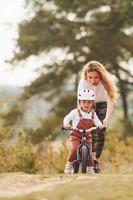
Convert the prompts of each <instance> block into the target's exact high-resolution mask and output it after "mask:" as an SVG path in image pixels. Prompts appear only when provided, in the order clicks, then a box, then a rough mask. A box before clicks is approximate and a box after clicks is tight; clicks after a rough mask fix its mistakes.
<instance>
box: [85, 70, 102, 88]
mask: <svg viewBox="0 0 133 200" xmlns="http://www.w3.org/2000/svg"><path fill="white" fill-rule="evenodd" d="M87 80H88V81H89V83H90V84H91V85H93V86H97V85H98V83H99V81H100V74H99V73H98V72H97V71H92V72H88V73H87Z"/></svg>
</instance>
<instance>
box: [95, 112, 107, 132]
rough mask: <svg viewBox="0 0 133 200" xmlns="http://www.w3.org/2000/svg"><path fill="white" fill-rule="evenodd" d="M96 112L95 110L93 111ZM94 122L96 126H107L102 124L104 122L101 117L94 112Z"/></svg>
mask: <svg viewBox="0 0 133 200" xmlns="http://www.w3.org/2000/svg"><path fill="white" fill-rule="evenodd" d="M93 112H94V111H93ZM93 122H94V125H95V126H96V127H99V128H101V129H102V128H104V127H105V126H104V125H103V124H102V122H101V121H100V119H99V118H98V116H97V114H96V113H95V112H94V119H93Z"/></svg>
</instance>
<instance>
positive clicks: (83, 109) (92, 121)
mask: <svg viewBox="0 0 133 200" xmlns="http://www.w3.org/2000/svg"><path fill="white" fill-rule="evenodd" d="M94 98H95V95H94V92H92V91H91V90H89V89H83V90H80V91H79V92H78V101H79V108H78V109H74V110H72V111H71V112H70V113H69V114H68V115H66V117H65V118H64V121H63V126H64V127H65V128H70V127H71V124H72V127H73V128H76V127H77V128H81V129H83V128H86V129H89V128H91V127H92V126H98V127H100V128H102V127H103V124H102V123H101V121H100V120H99V119H98V117H97V115H96V113H95V112H94V111H93V106H94ZM70 122H71V124H70ZM70 140H71V149H70V150H69V153H68V157H67V163H66V166H65V170H64V172H65V173H66V174H70V173H71V169H72V162H73V160H74V159H75V157H76V152H77V147H78V146H79V144H80V143H81V134H80V133H79V132H78V131H76V130H74V131H72V133H71V135H70ZM87 143H88V144H92V138H91V135H90V134H88V136H87ZM88 172H90V173H93V172H94V171H93V161H92V158H91V159H90V160H89V162H88Z"/></svg>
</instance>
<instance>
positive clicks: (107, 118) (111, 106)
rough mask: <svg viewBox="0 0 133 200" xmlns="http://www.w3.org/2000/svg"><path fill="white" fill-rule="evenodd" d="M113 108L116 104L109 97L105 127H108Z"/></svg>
mask: <svg viewBox="0 0 133 200" xmlns="http://www.w3.org/2000/svg"><path fill="white" fill-rule="evenodd" d="M113 107H114V103H113V102H112V101H111V100H110V98H109V97H108V98H107V112H106V116H105V118H104V120H103V124H104V126H105V127H107V124H108V120H109V118H110V115H111V113H112V111H113Z"/></svg>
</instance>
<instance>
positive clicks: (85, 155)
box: [62, 127, 98, 174]
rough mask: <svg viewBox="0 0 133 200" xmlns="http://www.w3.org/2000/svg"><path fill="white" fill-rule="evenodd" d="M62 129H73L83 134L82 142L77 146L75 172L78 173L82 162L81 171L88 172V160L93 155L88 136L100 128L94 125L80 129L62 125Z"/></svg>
mask: <svg viewBox="0 0 133 200" xmlns="http://www.w3.org/2000/svg"><path fill="white" fill-rule="evenodd" d="M62 130H66V131H72V130H76V131H78V132H79V133H81V134H82V139H81V144H80V145H79V146H78V148H77V156H76V160H74V161H73V173H74V174H75V173H78V171H79V166H80V163H81V164H82V165H81V172H82V173H86V172H87V166H88V160H89V159H90V157H91V151H92V147H91V146H90V145H89V144H87V142H86V137H87V135H88V134H91V133H92V132H93V131H96V130H98V127H92V128H90V129H79V128H64V127H62Z"/></svg>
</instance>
